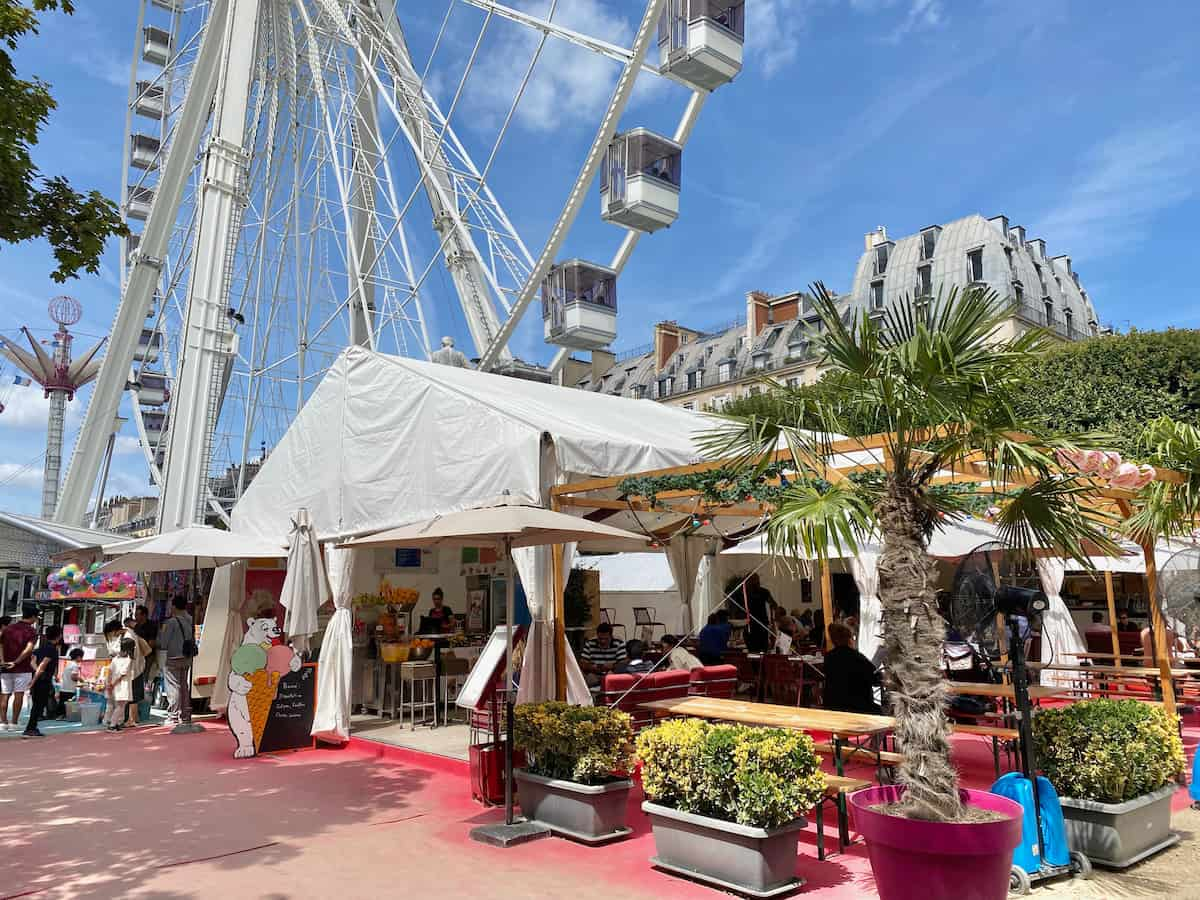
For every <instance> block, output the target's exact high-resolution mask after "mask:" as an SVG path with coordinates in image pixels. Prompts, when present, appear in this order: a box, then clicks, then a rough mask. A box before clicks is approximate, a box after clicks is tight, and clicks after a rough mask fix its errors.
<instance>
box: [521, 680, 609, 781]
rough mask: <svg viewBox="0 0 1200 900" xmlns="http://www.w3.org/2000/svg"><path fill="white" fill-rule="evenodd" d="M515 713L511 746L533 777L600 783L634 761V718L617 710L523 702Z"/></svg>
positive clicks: (554, 703) (601, 707)
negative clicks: (522, 755)
mask: <svg viewBox="0 0 1200 900" xmlns="http://www.w3.org/2000/svg"><path fill="white" fill-rule="evenodd" d="M514 717H515V718H514V723H513V724H514V731H513V735H514V738H515V740H514V742H513V744H514V746H516V747H520V748H521V749H522V750H524V751H525V752H526V754H527V755H528V757H529V765H528V766H527V768H528V769H529V771H530V772H532V773H533V774H535V775H541V776H543V777H545V778H561V779H565V780H567V781H575V782H578V783H579V784H601V783H603V782H605V781H608V780H609V779H611V778H612V777H613V776H614V775H615V774H616V773H619V772H626V771H628V770H629V767H630V766H631V765H632V764H633V759H632V754H633V720H632V719H631V718H630V717H629V714H628V713H623V712H621V711H620V710H618V709H610V708H608V707H606V706H571V705H570V704H567V703H558V702H554V701H550V702H546V703H522V704H521V705H520V706H518V707H517V708H516V709H515V711H514Z"/></svg>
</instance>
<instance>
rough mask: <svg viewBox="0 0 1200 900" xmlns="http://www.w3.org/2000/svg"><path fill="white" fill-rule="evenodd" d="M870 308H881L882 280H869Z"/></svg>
mask: <svg viewBox="0 0 1200 900" xmlns="http://www.w3.org/2000/svg"><path fill="white" fill-rule="evenodd" d="M871 309H883V282H882V281H872V282H871Z"/></svg>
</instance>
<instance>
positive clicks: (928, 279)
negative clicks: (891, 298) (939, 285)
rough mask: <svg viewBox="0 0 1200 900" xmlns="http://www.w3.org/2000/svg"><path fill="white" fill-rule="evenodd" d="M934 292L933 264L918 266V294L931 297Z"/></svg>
mask: <svg viewBox="0 0 1200 900" xmlns="http://www.w3.org/2000/svg"><path fill="white" fill-rule="evenodd" d="M932 294H933V266H932V265H928V266H917V296H918V297H929V296H931V295H932Z"/></svg>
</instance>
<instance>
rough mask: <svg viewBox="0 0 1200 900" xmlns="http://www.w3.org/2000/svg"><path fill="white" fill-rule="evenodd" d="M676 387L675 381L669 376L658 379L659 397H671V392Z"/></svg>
mask: <svg viewBox="0 0 1200 900" xmlns="http://www.w3.org/2000/svg"><path fill="white" fill-rule="evenodd" d="M674 387H675V379H674V378H672V377H671V376H670V375H668V376H667V377H666V378H660V379H658V396H660V397H670V396H671V391H672V390H673V389H674Z"/></svg>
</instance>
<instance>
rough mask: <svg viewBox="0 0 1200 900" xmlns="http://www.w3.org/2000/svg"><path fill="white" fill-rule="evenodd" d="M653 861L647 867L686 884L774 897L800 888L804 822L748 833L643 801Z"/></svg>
mask: <svg viewBox="0 0 1200 900" xmlns="http://www.w3.org/2000/svg"><path fill="white" fill-rule="evenodd" d="M642 812H644V813H646V814H647V815H648V816H649V817H650V825H651V827H652V829H653V831H654V847H655V849H656V850H657V851H658V855H657V856H655V857H654V858H653V859H651V860H650V861H651V862H652V863H653V864H654V865H656V866H658V867H659V868H662V869H666V870H667V871H669V872H674V873H676V874H679V875H685V876H687V877H688V878H696V879H698V880H700V881H705V882H708V883H709V884H712V885H716V886H717V887H719V888H723V889H724V890H727V891H735V892H737V893H739V894H746V895H748V896H751V897H777V896H779V895H781V894H786V893H788V892H789V891H793V890H795V889H796V888H798V887H800V886H801V885H802V884H804V880H803V879H801V878H797V877H796V856H797V844H798V842H799V840H800V830H801V829H802V828H804V826H805V824H807V823H806V820H805V819H803V818H799V819H796V820H794V821H792V822H789V823H788V824H787V825H784V826H782V827H780V828H772V829H766V828H752V827H750V826H748V825H738V824H737V823H735V822H725V821H722V820H721V819H710V818H708V817H707V816H697V815H694V814H692V813H686V812H680V811H679V810H677V809H672V808H671V807H669V806H659V805H658V804H657V803H650V802H649V801H646V802H645V803H643V804H642Z"/></svg>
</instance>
